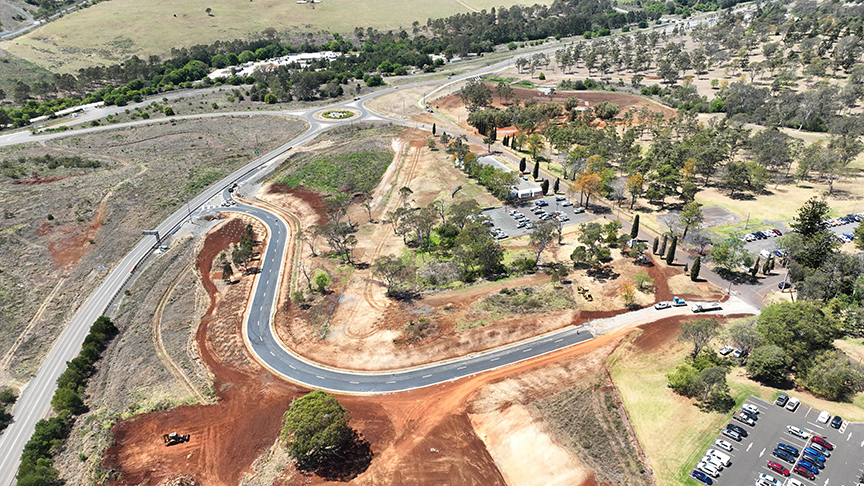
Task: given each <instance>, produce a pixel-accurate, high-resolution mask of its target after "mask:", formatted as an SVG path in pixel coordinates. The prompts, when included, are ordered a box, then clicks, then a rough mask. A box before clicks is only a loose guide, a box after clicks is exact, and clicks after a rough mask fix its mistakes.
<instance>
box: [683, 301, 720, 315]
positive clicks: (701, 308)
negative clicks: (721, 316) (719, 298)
mask: <svg viewBox="0 0 864 486" xmlns="http://www.w3.org/2000/svg"><path fill="white" fill-rule="evenodd" d="M720 309H722V307H721V306H720V302H706V303H697V304H693V305H691V306H690V310H691V311H693V313H694V314H698V313H700V312H709V311H715V310H720Z"/></svg>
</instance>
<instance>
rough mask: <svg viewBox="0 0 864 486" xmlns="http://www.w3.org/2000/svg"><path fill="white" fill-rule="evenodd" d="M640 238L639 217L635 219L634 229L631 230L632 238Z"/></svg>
mask: <svg viewBox="0 0 864 486" xmlns="http://www.w3.org/2000/svg"><path fill="white" fill-rule="evenodd" d="M638 237H639V215H638V214H637V215H636V216H635V217H634V218H633V228H632V229H631V230H630V238H638ZM654 252H655V253H656V252H657V238H654Z"/></svg>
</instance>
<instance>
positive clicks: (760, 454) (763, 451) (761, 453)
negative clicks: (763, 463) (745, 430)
mask: <svg viewBox="0 0 864 486" xmlns="http://www.w3.org/2000/svg"><path fill="white" fill-rule="evenodd" d="M748 449H749V448H748ZM763 454H765V449H762V452H760V453H759V457H762V455H763Z"/></svg>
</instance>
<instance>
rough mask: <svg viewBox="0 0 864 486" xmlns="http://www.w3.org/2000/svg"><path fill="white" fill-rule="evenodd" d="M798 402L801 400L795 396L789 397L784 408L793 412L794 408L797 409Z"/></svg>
mask: <svg viewBox="0 0 864 486" xmlns="http://www.w3.org/2000/svg"><path fill="white" fill-rule="evenodd" d="M799 403H801V402H800V401H799V400H798V399H797V398H795V397H792V398H790V399H789V401H788V402H786V410H789V411H790V412H794V411H795V410H797V409H798V404H799Z"/></svg>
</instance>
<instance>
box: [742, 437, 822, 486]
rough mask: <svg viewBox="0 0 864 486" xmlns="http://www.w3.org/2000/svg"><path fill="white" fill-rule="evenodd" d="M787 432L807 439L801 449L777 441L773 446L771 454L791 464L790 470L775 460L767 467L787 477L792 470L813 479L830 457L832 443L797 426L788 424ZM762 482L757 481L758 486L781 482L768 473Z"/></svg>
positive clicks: (791, 481) (773, 485) (794, 482)
mask: <svg viewBox="0 0 864 486" xmlns="http://www.w3.org/2000/svg"><path fill="white" fill-rule="evenodd" d="M786 428H787V429H788V430H789V433H790V434H792V435H795V436H797V437H800V438H803V439H805V440H807V443H806V444H805V446H804V448H803V450H801V451H799V450H798V448H797V447H795V446H792V445H789V444H784V443H782V442H781V443H778V444H777V447H775V448H774V451H773V452H772V455H774V457H776V458H778V459H780V460H782V461H785V462H787V463H789V464H791V465H792V471H791V472H790V471H789V469H788V468H786V466H784V465H783V464H781V463H779V462H776V461H769V462H768V467H769V468H770V469H772V470H773V471H775V472H777V473H780V474H781V475H783V476H786V477H789V475H790V474H792V472H794V473H796V474H799V475H801V476H804V477H805V478H807V479H809V480H811V481H812V480H814V479H815V478H816V476H817V475H818V474H819V471H820V470H821V469H825V461H826V460H827V459H828V458H829V457H831V451H832V450H834V445H833V444H831V443H830V442H828V441H827V440H826V439H825V438H824V437H819V436H813V437H811V435H810V434H809V433H807V432H805V431H803V430H801V429H799V428H798V427H793V426H792V425H789V426H787V427H786ZM764 476H768V478H767V479H768V480H766V481H765V482H764V483H761V482H757V485H759V486H775V485H776V486H780V485H781V484H782V483H781V482H779V481H778V480H777V479H776V478H774V477H772V476H770V475H767V474H766V475H764ZM796 483H797V484H801V483H800V482H798V481H797V480H794V479H792V480H790V482H789V484H796Z"/></svg>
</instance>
